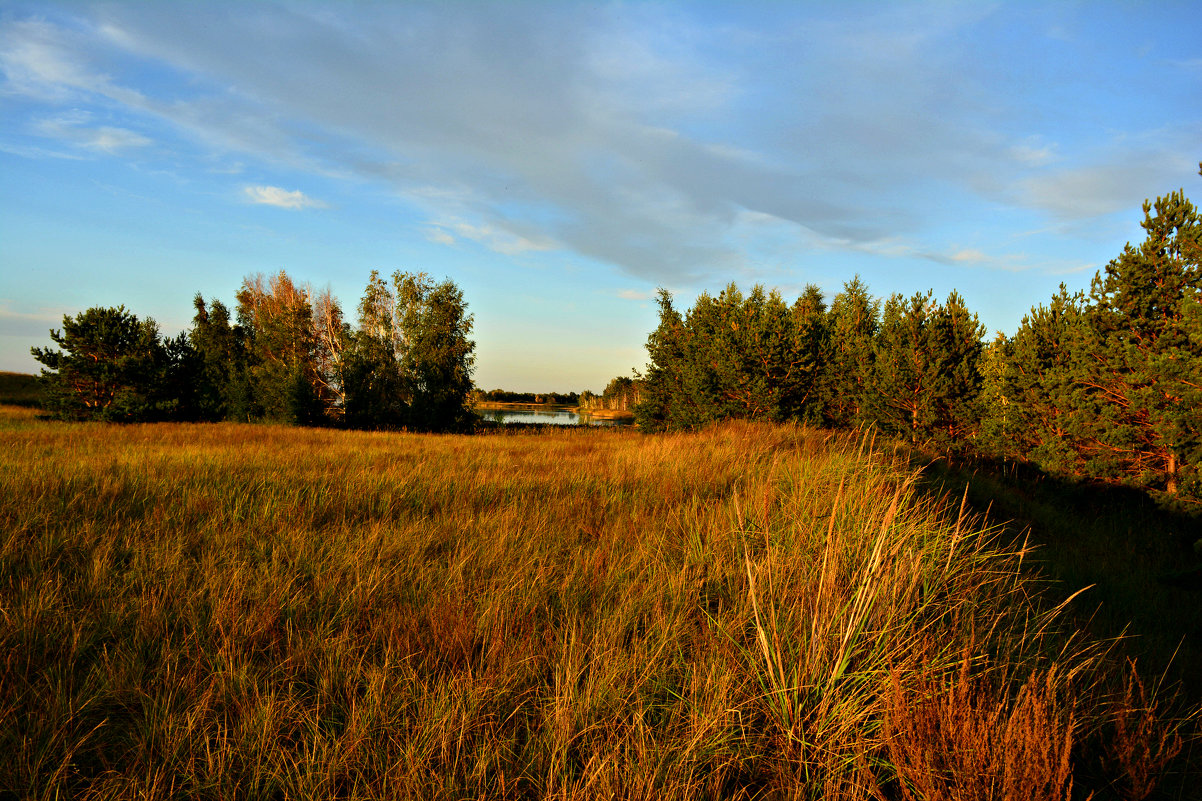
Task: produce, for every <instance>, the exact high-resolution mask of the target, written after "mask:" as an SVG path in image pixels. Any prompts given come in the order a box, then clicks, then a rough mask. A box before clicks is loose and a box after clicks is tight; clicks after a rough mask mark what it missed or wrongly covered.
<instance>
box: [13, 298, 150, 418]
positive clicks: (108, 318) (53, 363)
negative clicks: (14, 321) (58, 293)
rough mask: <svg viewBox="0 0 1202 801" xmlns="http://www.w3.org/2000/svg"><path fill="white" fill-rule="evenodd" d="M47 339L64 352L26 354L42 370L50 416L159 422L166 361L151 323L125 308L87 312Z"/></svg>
mask: <svg viewBox="0 0 1202 801" xmlns="http://www.w3.org/2000/svg"><path fill="white" fill-rule="evenodd" d="M50 338H51V339H52V340H53V341H54V343H55V344H56V345H58V346H59V348H61V349H62V350H56V349H53V348H31V349H30V352H31V353H32V354H33V357H34V358H35V359H37V360H38V361H39V362H41V363H42V364H43V365H45V367H44V369H43V370H42V373H41V379H40V380H41V384H42V389H43V396H44V399H43V403H44V405H45V407H46V408H47V409H48V410H49V411H50V412H51V413H52V414H53V415H55V416H56V417H60V418H64V419H72V420H106V421H115V422H135V421H140V420H151V419H155V418H156V417H160V416H162V412H163V403H164V401H169V400H170V399H169V398H165V397H164V396H163V394H162V388H163V385H164V378H163V377H164V371H165V370H166V369H167V368H168V367H169V360H168V354H167V352H166V351H165V349H164V348H163V344H162V342H161V341H160V339H159V332H158V326H157V325H156V324H155V322H154V320H151V319H146V320H139V319H138V318H137V316H136V315H134V314H131V313H130V312H128V311H126V310H125V307H124V306H118V307H116V308H91V309H88V310H86V311H84V312H81V313H80V314H78V315H76V316H75V317H71V316H69V315H64V316H63V327H62V329H61V331H57V330H51V332H50ZM169 405H170V404H169V403H168V406H169Z"/></svg>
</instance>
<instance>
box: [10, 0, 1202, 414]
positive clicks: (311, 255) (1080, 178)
mask: <svg viewBox="0 0 1202 801" xmlns="http://www.w3.org/2000/svg"><path fill="white" fill-rule="evenodd" d="M1200 160H1202V5H1199V4H1197V3H1194V2H1180V3H1175V2H1173V3H1166V2H1161V3H1156V2H1139V3H1136V2H1121V3H1120V2H1106V3H1102V2H1058V3H1044V2H1031V3H1023V2H1014V3H1010V2H1007V3H996V4H987V3H981V2H972V3H952V2H932V3H869V2H858V3H857V2H850V3H831V2H795V3H794V2H791V3H784V2H754V1H753V2H739V3H735V2H722V3H719V2H704V3H702V2H698V3H688V2H663V3H643V2H626V3H621V2H619V3H572V2H551V0H544V1H542V2H504V3H485V2H459V3H453V2H452V3H421V2H405V3H399V2H398V3H393V2H333V1H332V0H330V1H329V2H295V3H291V2H289V3H267V2H228V3H227V2H220V0H217V1H208V2H203V3H200V2H196V3H175V2H165V0H164V1H163V2H114V3H84V2H60V3H49V2H7V1H6V0H0V370H13V371H19V372H37V370H38V368H39V367H40V365H38V364H37V362H36V361H34V359H33V358H32V356H31V355H30V353H29V349H30V347H33V346H46V345H49V344H51V343H50V339H49V330H50V329H51V328H58V327H61V324H62V319H63V316H64V315H75V314H77V313H79V312H81V311H83V310H84V309H87V308H89V307H93V306H116V305H119V304H122V305H124V306H125V307H126V308H127V309H128V310H130V311H132V312H133V313H134V314H136V315H138V316H139V317H141V318H145V317H153V318H154V319H155V320H156V321H157V322H158V324H159V326H160V329H161V330H162V331H163V332H164V333H165V334H168V335H174V334H175V333H177V332H179V331H181V330H185V329H186V328H188V327H189V325H190V323H191V317H192V314H193V308H192V299H193V297H194V296H195V294H196V293H197V292H200V293H202V294H203V295H204V296H205V297H206V298H209V299H216V300H221V301H223V302H224V303H226V304H227V305H228V306H230V307H233V306H234V295H235V293H236V292H237V290H238V288H239V286H240V285H241V283H242V280H243V279H244V278H245V277H247V276H249V275H253V274H255V273H264V274H271V273H275V272H278V271H279V270H281V269H283V270H286V271H287V272H288V274H289V275H290V276H291V277H292V278H293V279H294V280H295V281H297V282H300V283H306V284H309V285H311V286H312V287H313V288H314V289H315V290H320V289H323V288H327V287H328V288H329V289H331V290H332V291H333V293H334V294H335V295H336V296H337V297H338V299H339V300H340V301H341V303H342V306H343V308H344V310H345V311H346V313H347V315H348V317H349V318H351V319H352V320H353V319H354V314H355V307H356V306H357V304H358V301H359V298H360V297H361V296H362V294H363V289H364V287H365V286H366V284H367V280H368V276H369V274H370V272H371V271H372V270H378V271H379V272H380V273H381V274H384V275H389V274H391V273H392V272H393V271H395V270H400V271H404V272H419V271H423V272H426V273H429V274H430V275H431V276H433V277H434V278H435V279H437V280H441V279H443V278H449V279H451V280H452V281H454V282H455V283H456V284H457V285H458V286H459V287H460V288H461V289H462V290H463V292H464V296H465V299H466V301H467V303H468V308H469V311H470V312H471V313H472V314H473V315H474V324H475V327H474V331H473V336H474V339H475V341H476V343H477V347H476V371H475V381H476V384H477V385H478V386H480V387H481V388H483V389H493V388H505V389H510V390H517V391H532V392H549V391H558V392H566V391H580V390H584V389H590V390H592V391H594V392H597V391H600V390H601V389H603V388H604V386H605V385H606V383H607V382H608V381H609V380H610V379H611V378H613V377H615V376H619V375H630V371H631V370H632V369H635V370H642V369H643V368H644V367H645V365H646V361H647V354H646V349H645V347H644V346H645V343H646V340H647V336H648V334H649V333H650V332H651V331H652V330H653V329H654V327H655V325H656V322H657V318H658V312H657V308H656V306H655V303H654V302H653V297H654V294H655V291H656V288H657V287H665V288H667V289H669V290H670V291H672V292H673V294H674V297H675V302H676V305H677V308H682V309H684V308H688V307H689V306H691V305H692V304H693V302H694V300H695V298H696V297H697V296H698V294H699V293H701V292H709V293H711V294H716V293H717V292H719V291H721V290H722V288H723V287H725V286H726V285H727V284H728V283H730V282H735V283H737V284H738V285H739V286H740V287H741V288H742V289H743V290H744V291H746V290H748V289H750V288H751V287H752V286H753V285H755V284H762V285H764V286H765V287H767V288H770V289H771V288H775V289H778V290H780V292H781V293H782V294H783V295H784V296H785V298H786V300H790V301H791V300H792V299H794V298H796V297H797V296H798V295H799V294H800V293H801V291H802V290H803V289H804V287H805V286H806V285H807V284H811V283H812V284H816V285H817V286H818V287H820V288H821V289H822V291H823V292H824V293H825V295H826V298H827V300H828V302H829V300H830V299H831V298H832V297H833V296H834V295H835V294H836V293H838V292H839V291H840V289H841V288H842V286H843V284H844V283H845V282H847V281H850V280H851V279H853V278H854V277H856V276H859V277H860V278H861V279H862V280H863V281H864V282H865V283H866V284H867V286H868V288H869V290H870V291H871V292H872V293H873V294H874V295H876V296H878V297H882V298H883V297H886V296H888V295H890V294H892V293H894V292H900V293H902V294H904V295H911V294H914V293H915V292H920V291H922V292H925V291H926V290H928V289H930V290H934V292H935V294H936V295H937V296H939V297H940V298H943V297H946V295H947V294H948V293H949V292H950V291H952V290H953V289H954V290H957V291H958V292H959V293H960V294H961V295H962V296H963V297H964V298H965V300H966V302H967V304H968V306H969V308H970V309H972V310H973V311H975V312H976V313H977V314H978V315H979V317H980V320H981V322H982V323H983V324H984V325H985V326H986V328H987V329H988V331H989V332H990V333H989V335H990V336H992V334H993V332H995V331H1001V332H1003V333H1006V334H1013V333H1014V331H1015V330H1016V329H1017V327H1018V325H1019V324H1020V321H1021V319H1022V317H1023V316H1024V314H1026V313H1027V312H1028V311H1029V310H1030V308H1031V307H1032V306H1034V305H1037V304H1040V303H1046V302H1047V301H1048V300H1049V299H1050V298H1051V296H1052V295H1053V293H1054V292H1055V291H1056V289H1057V287H1058V286H1059V285H1060V284H1061V283H1062V282H1063V283H1065V284H1066V285H1067V286H1068V288H1069V289H1070V290H1073V291H1076V290H1086V291H1088V288H1089V284H1090V280H1091V279H1092V277H1093V275H1094V274H1095V273H1096V272H1097V271H1098V270H1100V269H1103V268H1104V266H1105V265H1106V264H1107V263H1108V262H1109V261H1110V260H1111V259H1113V258H1115V257H1117V256H1118V255H1119V253H1120V252H1121V251H1122V248H1123V246H1124V245H1125V244H1126V243H1128V242H1131V243H1138V242H1140V241H1141V240H1142V230H1141V229H1140V227H1139V223H1140V221H1141V220H1142V219H1143V211H1142V205H1143V202H1144V200H1145V199H1147V198H1155V197H1157V196H1160V195H1165V194H1168V193H1169V192H1171V191H1174V190H1177V189H1184V190H1185V193H1186V196H1187V197H1192V198H1194V199H1196V200H1198V201H1199V202H1202V178H1200V177H1199V176H1198V162H1199V161H1200Z"/></svg>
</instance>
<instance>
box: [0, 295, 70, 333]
mask: <svg viewBox="0 0 1202 801" xmlns="http://www.w3.org/2000/svg"><path fill="white" fill-rule="evenodd" d="M65 313H67V312H65V311H64V310H62V309H31V310H22V311H18V310H16V309H13V308H12V306H11V301H9V300H6V299H3V298H0V334H2V335H5V336H26V337H44V338H46V339H47V341H48V340H49V337H48V336H47V332H48V331H49V330H50V329H51V328H62V325H63V314H65Z"/></svg>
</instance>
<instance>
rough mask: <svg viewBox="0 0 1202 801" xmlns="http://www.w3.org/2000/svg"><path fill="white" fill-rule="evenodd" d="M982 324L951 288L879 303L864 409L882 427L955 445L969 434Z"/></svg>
mask: <svg viewBox="0 0 1202 801" xmlns="http://www.w3.org/2000/svg"><path fill="white" fill-rule="evenodd" d="M983 335H984V328H983V327H982V326H981V324H980V323H979V322H978V320H977V316H976V315H975V314H972V313H970V312H969V311H968V309H967V308H966V307H965V305H964V301H963V299H962V298H961V297H960V296H959V295H958V294H957V293H955V292H952V293H951V294H950V295H949V296H948V299H947V301H946V302H945V303H943V304H939V303H937V302H936V301H935V300H934V299H933V293H932V292H926V293H925V294H924V293H918V294H915V295H914V296H912V297H910V298H908V299H907V298H903V297H902V296H901V295H896V294H895V295H893V296H892V297H890V298H889V300H888V301H887V302H886V303H885V310H884V314H883V315H882V319H881V328H880V332H879V334H878V336H877V338H876V348H875V361H874V365H873V381H872V383H871V386H872V392H873V395H872V403H871V409H872V411H873V416H874V418H875V420H876V423H877V425H878V426H880V427H881V428H882V429H883V430H885V431H887V432H889V433H893V434H898V435H901V436H904V437H907V438H908V439H910V440H911V441H913V442H923V443H936V444H938V445H939V446H940V447H941V448H943V449H959V448H961V447H963V445H964V443H965V442H966V440H967V439H968V438H969V437H972V436H975V435H976V421H977V419H978V414H977V402H978V396H979V394H980V387H981V375H980V372H979V368H978V361H979V360H980V356H981V351H982V348H983V346H982V343H981V337H982V336H983Z"/></svg>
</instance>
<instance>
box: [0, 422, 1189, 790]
mask: <svg viewBox="0 0 1202 801" xmlns="http://www.w3.org/2000/svg"><path fill="white" fill-rule="evenodd" d="M0 531H2V536H3V540H2V541H0V599H3V615H0V653H2V654H4V655H5V657H4V662H3V664H0V753H4V754H5V755H6V757H7V759H6V760H3V761H0V762H2V764H0V792H8V793H12V794H16V795H18V796H22V797H24V796H28V797H33V798H51V797H55V796H56V795H58V796H69V797H76V798H160V797H162V798H166V797H173V796H180V795H183V796H188V797H195V798H289V799H291V798H333V797H345V798H384V797H412V798H417V797H430V798H453V797H454V798H461V797H473V798H476V797H489V798H597V797H607V798H609V797H623V798H634V797H639V798H653V797H654V798H690V799H691V798H751V797H789V798H793V797H796V798H832V799H834V798H869V797H887V798H902V797H913V798H918V797H923V798H948V799H951V798H973V797H977V798H1015V799H1018V798H1031V799H1036V798H1040V799H1043V798H1068V797H1070V786H1073V783H1074V782H1075V787H1076V792H1077V794H1078V795H1080V794H1081V790H1082V788H1089V789H1096V790H1098V791H1100V793H1101V794H1100V795H1098V796H1097V797H1099V798H1102V797H1123V798H1137V797H1141V794H1140V790H1141V787H1142V786H1143V785H1147V784H1155V783H1156V781H1157V780H1160V779H1164V780H1165V781H1163V782H1162V786H1164V787H1166V788H1169V791H1170V797H1181V796H1182V792H1183V791H1182V790H1181V789H1180V788H1182V787H1184V786H1186V785H1185V784H1184V783H1183V780H1182V779H1181V778H1180V777H1178V776H1174V775H1172V771H1171V770H1169V771H1168V772H1167V773H1166V771H1165V769H1164V763H1166V762H1167V755H1168V754H1169V753H1170V752H1173V751H1175V750H1176V749H1175V748H1174V745H1175V743H1177V742H1178V740H1177V739H1176V738H1175V735H1174V733H1173V732H1172V731H1171V730H1170V728H1171V727H1167V724H1165V723H1164V722H1163V720H1162V719H1161V718H1160V717H1159V716H1158V715H1157V713H1156V704H1157V702H1156V701H1155V700H1154V699H1152V698H1150V697H1149V696H1148V695H1147V694H1146V693H1145V692H1144V691H1143V688H1142V686H1141V685H1140V683H1139V682H1138V680H1137V678H1135V677H1134V675H1133V674H1132V673H1131V672H1130V670H1129V669H1124V668H1123V666H1122V665H1121V664H1116V663H1113V662H1112V661H1110V660H1109V659H1108V658H1107V657H1106V655H1105V654H1104V653H1103V652H1102V650H1101V649H1100V648H1099V647H1098V646H1096V645H1091V644H1089V643H1087V642H1082V641H1078V640H1077V639H1075V638H1074V637H1072V636H1071V635H1070V633H1068V632H1064V631H1061V630H1060V629H1061V625H1060V623H1059V622H1058V621H1059V619H1060V618H1059V617H1058V615H1057V614H1056V610H1048V609H1045V608H1041V607H1040V606H1039V605H1038V604H1039V601H1038V594H1037V593H1035V592H1033V591H1032V588H1031V586H1030V585H1029V583H1028V580H1027V579H1024V578H1023V575H1022V572H1021V570H1020V562H1021V560H1022V559H1023V558H1024V554H1023V553H1021V552H1018V553H1009V552H1005V551H1003V550H1001V549H999V548H998V547H997V546H996V545H995V544H993V540H992V538H991V533H992V532H990V531H988V530H985V531H983V530H982V529H981V525H980V523H979V522H978V521H975V520H972V519H969V518H968V517H967V516H965V515H963V514H962V510H961V509H960V507H959V506H958V505H957V503H954V502H953V503H951V504H950V506H946V507H945V506H944V505H943V504H940V503H936V502H933V501H931V500H929V499H928V498H927V497H926V496H923V495H921V494H919V493H918V492H916V490H915V476H914V474H913V473H912V471H911V470H910V468H909V467H907V466H906V465H905V462H904V460H903V459H900V458H897V459H895V458H892V457H890V456H888V455H886V454H882V453H880V452H873V451H871V450H870V449H869V448H868V447H867V446H866V445H865V444H864V443H863V442H857V441H855V440H845V439H839V438H835V437H832V436H830V435H827V434H822V433H818V432H812V431H807V430H804V429H798V428H781V427H768V426H752V425H728V426H724V427H722V428H718V429H714V430H711V431H708V432H705V433H701V434H692V435H674V436H656V437H643V436H639V435H637V434H632V433H624V432H615V431H590V430H565V431H555V432H547V433H541V434H538V435H522V434H517V435H503V434H499V435H495V436H478V437H449V436H422V435H406V434H372V433H358V432H353V433H346V432H335V431H321V430H301V429H285V428H273V427H267V426H239V425H233V424H222V425H210V426H191V425H155V426H124V427H112V426H100V425H72V424H61V423H45V422H37V421H35V419H34V415H33V413H32V412H29V411H22V410H15V409H3V410H0ZM1162 757H1163V758H1162Z"/></svg>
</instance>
